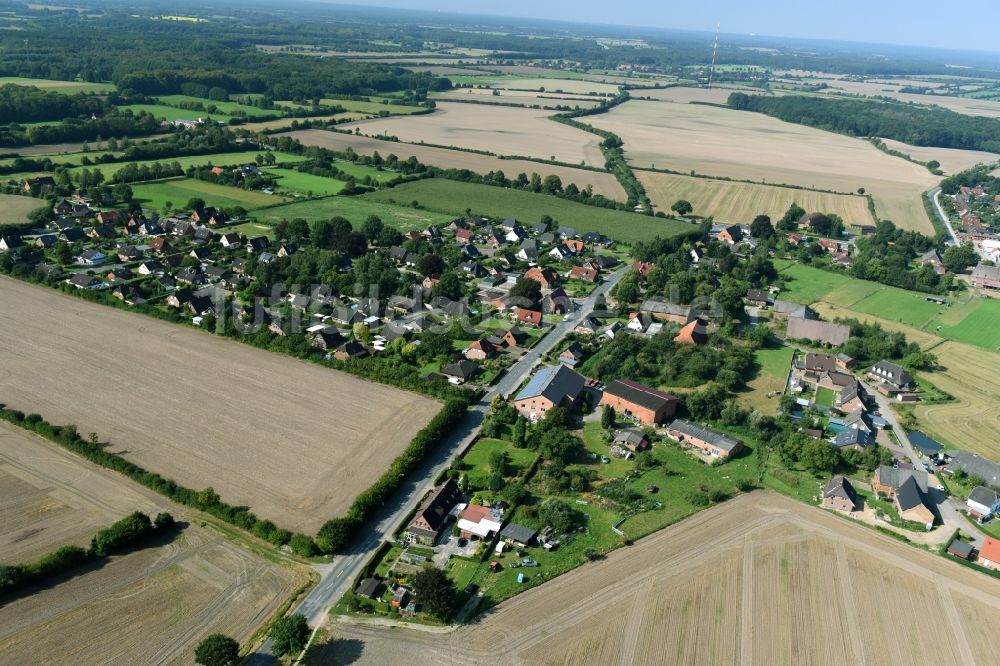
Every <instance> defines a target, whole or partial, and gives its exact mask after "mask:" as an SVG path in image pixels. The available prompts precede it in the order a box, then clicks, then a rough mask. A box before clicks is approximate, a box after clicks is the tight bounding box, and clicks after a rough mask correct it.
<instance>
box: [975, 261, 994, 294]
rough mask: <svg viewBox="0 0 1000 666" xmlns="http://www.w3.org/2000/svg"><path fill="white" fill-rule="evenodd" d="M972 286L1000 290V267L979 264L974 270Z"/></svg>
mask: <svg viewBox="0 0 1000 666" xmlns="http://www.w3.org/2000/svg"><path fill="white" fill-rule="evenodd" d="M972 286H973V287H986V288H989V289H1000V266H986V265H984V264H979V265H978V266H976V267H975V268H973V269H972Z"/></svg>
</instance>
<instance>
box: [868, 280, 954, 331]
mask: <svg viewBox="0 0 1000 666" xmlns="http://www.w3.org/2000/svg"><path fill="white" fill-rule="evenodd" d="M850 307H851V309H852V310H857V311H858V312H864V313H867V314H871V315H875V316H877V317H882V318H883V319H891V320H894V321H897V322H899V323H900V324H906V325H907V326H912V327H914V328H925V327H927V325H928V324H929V323H930V322H931V320H932V319H933V318H934V317H936V316H937V315H938V314H939V313H941V312H944V306H943V305H938V304H937V303H932V302H930V301H928V300H927V297H926V296H924V295H923V294H918V293H916V292H912V291H905V290H903V289H893V288H891V287H887V288H885V289H880V290H878V291H875V292H873V293H872V294H871V295H869V296H866V297H865V298H863V299H861V300H860V301H858V302H857V303H853V304H851V306H850Z"/></svg>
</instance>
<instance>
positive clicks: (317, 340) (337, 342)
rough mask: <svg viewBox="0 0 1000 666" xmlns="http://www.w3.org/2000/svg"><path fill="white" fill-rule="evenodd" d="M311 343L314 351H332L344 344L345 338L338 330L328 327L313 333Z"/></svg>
mask: <svg viewBox="0 0 1000 666" xmlns="http://www.w3.org/2000/svg"><path fill="white" fill-rule="evenodd" d="M311 342H312V347H313V349H319V350H321V351H331V350H334V349H336V348H337V347H340V346H341V345H342V344H344V336H343V335H342V334H341V333H340V331H339V330H338V329H337V328H335V327H333V326H327V327H325V328H322V329H320V330H318V331H314V332H313V333H312V340H311Z"/></svg>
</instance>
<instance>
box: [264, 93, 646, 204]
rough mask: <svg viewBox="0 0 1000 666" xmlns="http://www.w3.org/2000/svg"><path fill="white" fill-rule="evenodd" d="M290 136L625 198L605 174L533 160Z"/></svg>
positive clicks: (329, 136) (350, 138)
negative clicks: (550, 180)
mask: <svg viewBox="0 0 1000 666" xmlns="http://www.w3.org/2000/svg"><path fill="white" fill-rule="evenodd" d="M477 108H478V107H477ZM553 124H555V123H553ZM280 136H284V135H280ZM287 136H291V137H293V138H296V139H298V140H299V141H300V142H302V143H303V144H304V145H307V146H320V147H322V148H327V149H329V150H335V151H338V152H342V151H344V150H347V149H348V148H351V149H353V150H354V152H356V153H358V154H359V155H371V154H372V153H374V152H375V151H378V153H379V155H381V156H382V157H387V156H389V155H395V156H396V157H398V158H400V159H406V158H408V157H410V156H413V157H416V158H417V159H418V160H419V161H420V162H422V163H423V164H428V165H431V166H436V167H440V168H442V169H468V170H469V171H474V172H475V173H479V174H485V173H488V172H490V171H503V172H504V174H505V175H506V176H507V177H508V178H514V177H516V176H517V174H519V173H525V174H528V175H529V176H530V175H531V174H532V173H537V174H539V175H540V176H543V177H544V176H547V175H549V174H555V175H557V176H559V179H560V180H561V181H562V183H563V186H564V187H565V186H566V185H569V184H570V183H575V184H576V186H577V187H579V188H580V189H583V188H585V187H586V186H587V185H590V186H591V188H592V189H593V191H594V193H595V194H602V195H604V196H606V197H607V198H609V199H615V200H616V201H624V200H625V198H626V197H625V190H624V189H622V186H621V184H620V183H619V182H618V180H617V179H616V178H615V177H614V176H613V175H611V174H610V173H607V172H605V171H589V170H587V169H575V168H573V167H566V166H556V165H553V164H544V163H542V162H532V161H530V160H517V159H511V160H508V159H501V158H499V157H494V156H492V155H479V154H477V153H470V152H468V151H464V150H449V149H448V148H435V147H432V146H420V145H415V144H409V143H399V142H395V141H383V140H380V139H373V138H371V137H367V136H356V135H353V134H342V133H339V132H327V131H325V130H298V131H296V132H287ZM602 164H603V163H602ZM337 166H338V168H341V169H344V170H345V171H346V170H348V167H347V166H341V165H339V164H338V165H337ZM463 210H464V209H463Z"/></svg>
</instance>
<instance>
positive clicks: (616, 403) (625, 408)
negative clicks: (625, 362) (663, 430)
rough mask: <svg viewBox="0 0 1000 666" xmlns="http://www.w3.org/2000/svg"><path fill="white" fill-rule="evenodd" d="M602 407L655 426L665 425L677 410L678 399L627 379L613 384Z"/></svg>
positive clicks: (607, 390) (602, 399)
mask: <svg viewBox="0 0 1000 666" xmlns="http://www.w3.org/2000/svg"><path fill="white" fill-rule="evenodd" d="M601 405H610V406H611V407H613V408H614V410H615V412H616V413H618V414H623V415H624V416H626V417H630V418H634V419H635V420H637V421H638V422H639V423H642V424H643V425H647V426H653V425H656V424H658V423H664V422H665V421H666V420H667V419H669V418H670V417H672V416H673V415H674V412H675V411H676V410H677V398H675V397H674V396H672V395H670V394H669V393H663V392H662V391H657V390H655V389H651V388H649V387H648V386H643V385H642V384H640V383H638V382H633V381H629V380H627V379H616V380H615V381H613V382H611V383H610V384H609V385H608V387H607V388H606V389H604V395H603V396H602V397H601Z"/></svg>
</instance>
